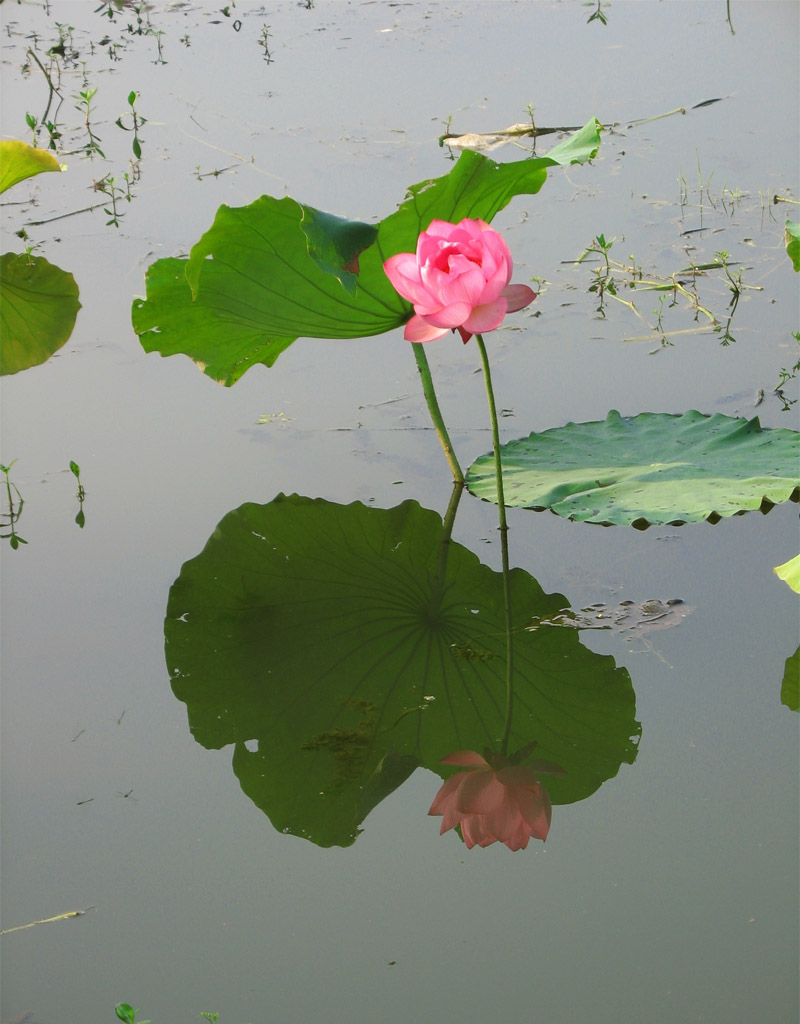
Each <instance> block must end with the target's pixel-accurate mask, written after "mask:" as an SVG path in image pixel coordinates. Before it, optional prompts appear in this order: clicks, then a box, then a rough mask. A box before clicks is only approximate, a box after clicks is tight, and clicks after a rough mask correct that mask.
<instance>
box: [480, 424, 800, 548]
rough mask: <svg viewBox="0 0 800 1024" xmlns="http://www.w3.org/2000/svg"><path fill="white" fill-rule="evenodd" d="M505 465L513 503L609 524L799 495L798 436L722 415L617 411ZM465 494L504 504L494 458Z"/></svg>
mask: <svg viewBox="0 0 800 1024" xmlns="http://www.w3.org/2000/svg"><path fill="white" fill-rule="evenodd" d="M502 463H503V490H504V496H505V502H506V505H511V506H519V507H522V508H533V509H545V508H549V509H551V510H552V511H553V512H555V513H557V514H558V515H560V516H565V517H567V518H569V519H575V520H578V521H580V522H589V523H602V524H605V525H613V524H616V525H627V526H636V527H641V528H643V527H646V526H648V525H664V524H667V523H669V524H672V525H679V524H681V523H689V522H699V521H701V520H705V519H707V520H710V521H712V522H716V521H717V520H718V519H719V518H720V517H722V516H732V515H735V514H736V513H739V512H744V511H747V510H751V509H757V508H761V509H763V510H765V511H766V510H768V509H769V508H770V507H772V505H775V504H778V503H779V502H782V501H787V500H788V499H790V498H793V499H795V500H796V499H797V496H798V494H799V493H800V474H798V466H800V434H798V432H797V431H794V430H786V429H783V428H776V429H769V428H765V427H762V426H761V425H760V424H759V421H758V418H754V419H752V420H745V419H736V418H733V417H730V416H723V415H721V414H717V415H714V416H705V415H703V414H702V413H699V412H687V413H684V414H683V415H680V416H678V415H671V414H668V413H649V412H646V413H641V414H640V415H638V416H633V417H631V418H626V417H623V416H620V414H619V413H618V412H616V411H613V410H612V411H611V412H610V413H609V414H608V417H607V418H606V419H605V420H602V421H598V422H593V423H567V424H566V425H565V426H563V427H557V428H554V429H552V430H546V431H544V432H543V433H541V434H531V435H530V436H529V437H525V438H521V439H519V440H516V441H509V442H508V443H507V444H505V445H503V446H502ZM467 487H468V488H469V490H470V491H471V492H472V493H473V494H474V495H475V496H476V497H478V498H482V499H484V500H485V501H494V502H496V501H497V488H496V482H495V470H494V456H493V454H492V453H491V452H490V453H488V454H486V455H482V456H480V457H479V458H478V459H476V460H475V462H474V463H473V464H472V466H470V468H469V470H468V472H467Z"/></svg>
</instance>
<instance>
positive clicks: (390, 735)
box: [165, 495, 639, 846]
mask: <svg viewBox="0 0 800 1024" xmlns="http://www.w3.org/2000/svg"><path fill="white" fill-rule="evenodd" d="M443 538H444V527H443V523H442V520H441V518H440V516H438V515H437V514H436V513H435V512H431V511H428V510H426V509H422V508H421V507H420V506H419V505H418V504H417V503H416V502H411V501H408V502H404V503H403V504H402V505H399V506H398V507H396V508H392V509H376V508H369V507H366V506H364V505H361V504H358V503H354V504H352V505H347V506H344V505H335V504H331V503H328V502H325V501H322V500H321V499H316V500H312V499H309V498H302V497H298V496H296V495H295V496H292V497H288V498H287V497H284V496H283V495H280V496H279V497H278V498H276V499H275V500H274V501H273V502H271V503H270V504H268V505H254V504H246V505H242V506H241V507H240V508H238V509H236V510H234V511H233V512H230V513H229V514H228V515H226V516H225V517H224V518H223V519H222V521H221V522H220V523H219V525H218V526H217V528H216V530H215V531H214V533H213V535H212V536H211V538H210V539H209V541H208V543H207V545H206V547H205V549H204V550H203V552H202V553H201V554H200V555H198V556H197V557H196V558H194V559H192V560H191V561H189V562H187V563H186V564H185V565H184V566H183V568H182V570H181V574H180V576H179V577H178V579H177V580H176V581H175V583H174V584H173V586H172V589H171V591H170V597H169V604H168V608H167V618H166V622H165V635H166V657H167V663H168V666H169V671H170V676H171V679H172V686H173V690H174V692H175V695H176V696H177V697H178V698H179V699H180V700H182V701H184V702H185V703H186V704H187V708H188V713H189V722H190V726H191V730H192V733H193V735H194V736H195V738H196V739H197V740H198V742H199V743H201V744H203V745H204V746H206V747H209V748H221V747H223V746H225V745H226V744H229V743H233V744H234V745H235V750H234V770H235V772H236V774H237V776H238V777H239V779H240V781H241V784H242V787H243V789H244V790H245V792H247V793H248V795H249V796H250V797H251V799H252V800H253V801H254V802H255V803H256V804H258V806H260V807H261V808H263V809H264V810H265V811H266V812H267V813H268V814H269V816H270V818H271V820H272V822H273V824H274V825H275V827H276V828H278V829H280V830H282V831H284V832H291V833H293V834H295V835H302V836H305V837H306V838H308V839H311V840H312V841H314V842H316V843H318V844H320V845H323V846H330V845H348V844H349V843H351V842H352V841H353V839H354V838H355V836H356V835H357V834H358V824H359V822H360V821H361V820H363V818H364V816H365V815H366V814H367V813H368V812H369V810H370V809H371V808H372V807H374V806H375V804H377V803H378V802H379V801H380V800H382V799H383V798H384V797H385V796H387V795H388V794H389V793H390V792H391V791H392V790H393V789H395V788H396V787H397V786H398V785H399V784H400V783H402V782H403V781H404V780H405V779H406V778H407V777H408V776H409V775H410V773H411V772H412V771H413V770H414V768H415V767H417V766H418V765H423V766H425V767H427V768H430V769H431V770H433V771H436V772H441V768H440V765H439V759H440V758H441V757H442V756H443V755H444V754H446V753H448V752H449V751H452V750H463V749H473V750H482V749H483V748H484V747H486V746H489V747H496V746H497V743H498V740H499V738H500V736H501V734H502V731H503V724H504V715H505V617H504V605H503V587H502V576H501V575H500V574H499V573H496V572H494V571H492V570H491V569H489V568H488V567H487V566H485V565H481V563H480V562H479V561H478V559H477V558H476V556H475V555H474V554H472V552H470V551H468V550H467V549H466V548H464V547H462V546H461V545H459V544H455V543H452V542H450V543H445V544H443V543H442V542H443ZM445 553H446V559H447V561H446V569H445V571H444V574H442V568H443V557H442V556H443V555H444V554H445ZM511 586H512V600H513V607H514V610H515V616H516V618H517V620H518V622H519V624H520V626H522V625H524V624H525V623H527V622H529V621H530V619H531V617H532V616H534V615H539V616H545V615H547V614H553V613H554V612H556V611H557V610H558V609H559V608H562V607H563V606H564V601H563V598H561V597H560V596H558V595H554V596H550V597H548V596H546V595H545V594H544V593H543V592H542V590H541V588H540V587H539V585H538V583H537V582H536V581H535V580H534V579H533V578H532V577H531V576H529V575H528V574H527V573H525V572H523V571H522V570H521V569H515V570H513V571H512V574H511ZM515 659H516V660H515V666H516V671H515V687H514V692H515V713H514V728H513V730H512V736H511V749H517V748H519V747H522V746H524V745H525V744H527V743H529V742H530V741H531V740H534V739H535V740H538V744H539V745H538V747H537V750H536V756H537V757H542V758H547V759H549V760H552V761H555V762H557V763H559V764H561V765H563V766H564V767H565V768H566V770H567V772H568V773H569V774H568V775H567V776H565V777H564V778H555V779H553V780H552V785H551V786H549V787H548V788H550V789H551V792H552V797H553V801H554V802H555V803H566V802H571V801H574V800H579V799H582V798H584V797H587V796H589V795H590V794H591V793H593V792H594V791H595V790H596V789H597V788H598V787H599V786H600V785H601V784H602V783H603V781H605V780H606V779H608V778H611V777H613V776H614V775H615V774H616V773H617V771H618V770H619V767H620V764H621V763H622V762H629V763H630V762H632V761H633V759H634V757H635V753H636V741H637V739H638V735H639V725H638V723H637V722H636V720H635V717H634V715H635V702H634V695H633V690H632V687H631V683H630V678H629V676H628V673H627V672H626V671H625V670H624V669H621V668H617V667H616V666H615V664H614V661H613V659H612V658H610V657H607V656H601V655H597V654H594V653H592V652H590V651H588V650H587V649H586V648H584V647H582V646H581V644H580V642H579V638H578V635H577V634H576V633H575V632H574V631H570V630H547V631H541V632H539V633H531V632H526V631H525V630H524V629H521V628H520V629H519V630H518V631H517V632H516V634H515Z"/></svg>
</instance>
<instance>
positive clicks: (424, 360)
mask: <svg viewBox="0 0 800 1024" xmlns="http://www.w3.org/2000/svg"><path fill="white" fill-rule="evenodd" d="M411 347H412V348H413V349H414V358H415V359H416V360H417V369H418V370H419V376H420V380H421V381H422V390H423V392H424V393H425V401H426V402H427V403H428V412H429V413H430V414H431V419H432V420H433V425H434V427H435V429H436V433H437V434H438V436H439V443H440V444H441V446H442V449H443V450H444V456H445V458H446V459H447V464H448V465H449V466H450V472H451V473H452V474H453V479H454V480H455V482H456V483H457V484H463V483H464V474H463V473H462V472H461V466H459V464H458V459H457V458H456V453H455V451H454V450H453V445H452V443H451V441H450V436H449V434H448V433H447V427H446V426H445V425H444V419H443V418H442V412H441V410H440V408H439V403H438V401H437V400H436V392H435V391H434V389H433V378H432V377H431V368H430V366H429V365H428V357H427V356H426V355H425V346H424V345H422V344H421V343H418V342H414V343H412V345H411Z"/></svg>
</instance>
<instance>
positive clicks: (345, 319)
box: [132, 121, 600, 385]
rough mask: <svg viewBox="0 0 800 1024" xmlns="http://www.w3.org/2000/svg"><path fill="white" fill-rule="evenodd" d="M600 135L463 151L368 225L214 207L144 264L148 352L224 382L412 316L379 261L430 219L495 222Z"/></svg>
mask: <svg viewBox="0 0 800 1024" xmlns="http://www.w3.org/2000/svg"><path fill="white" fill-rule="evenodd" d="M599 143H600V137H599V125H598V123H597V122H596V121H591V122H590V123H589V124H588V125H587V126H586V127H585V128H583V129H582V130H581V131H580V132H577V133H576V134H575V135H574V136H571V137H570V138H568V139H566V140H565V141H564V142H562V143H561V144H559V145H558V146H556V147H555V148H554V149H553V150H552V151H551V152H550V153H549V154H548V155H546V156H543V157H538V158H536V159H532V160H531V159H529V160H520V161H516V162H513V163H508V164H498V163H495V162H494V161H493V160H489V159H488V158H487V157H485V156H481V155H480V154H478V153H471V152H466V153H463V154H462V155H461V157H460V159H459V160H458V162H457V163H456V164H455V165H454V167H453V168H452V170H451V171H450V173H449V174H446V175H444V176H443V177H441V178H435V179H432V180H428V181H424V182H421V183H420V184H418V185H414V186H412V187H411V188H410V189H409V190H408V196H407V198H406V200H405V202H404V203H403V204H402V205H401V206H400V207H399V208H398V210H397V211H396V212H395V213H393V214H391V215H390V216H389V217H386V218H385V219H384V220H383V221H381V223H380V224H379V225H377V226H375V227H371V226H370V225H367V224H363V223H360V222H356V221H347V220H343V219H342V218H339V217H334V216H332V215H331V214H327V213H323V212H322V211H320V210H316V209H314V208H313V207H310V206H304V205H302V204H300V203H298V202H296V201H295V200H294V199H292V198H290V197H288V196H286V197H284V198H283V199H274V198H273V197H272V196H262V197H261V198H260V199H257V200H256V201H255V202H253V203H251V204H250V205H249V206H243V207H228V206H221V207H220V208H219V210H218V211H217V215H216V217H215V219H214V223H213V225H212V226H211V228H210V229H209V230H208V231H207V232H206V233H205V234H204V235H203V236H202V238H201V239H200V240H199V241H198V242H197V244H196V245H195V246H194V247H193V248H192V250H191V253H190V256H189V259H188V260H171V259H170V260H159V261H158V262H156V263H154V264H153V265H151V267H150V268H149V269H148V272H147V278H146V298H144V299H136V300H135V301H134V303H133V309H132V321H133V328H134V330H135V331H136V333H137V334H138V335H139V338H140V341H141V344H142V346H143V347H144V348H145V350H146V351H148V352H152V351H156V352H160V353H161V354H162V355H173V354H177V353H183V354H185V355H188V356H190V357H191V358H192V359H194V360H195V362H197V363H198V365H200V366H201V367H202V368H203V370H204V372H205V373H207V374H208V375H209V376H211V377H213V378H214V379H215V380H218V381H220V382H222V383H223V384H226V385H230V384H233V383H235V381H237V380H238V379H239V377H241V376H242V374H243V373H244V372H245V371H246V370H247V369H249V367H250V366H253V365H255V364H256V363H263V364H265V365H266V366H271V365H272V364H273V363H274V361H275V359H276V358H277V356H278V355H279V354H280V352H282V351H283V350H284V349H285V348H287V347H288V346H289V345H291V344H292V342H293V341H295V340H296V339H297V338H298V337H301V336H302V337H311V338H331V339H336V338H359V337H369V336H373V335H376V334H383V333H385V332H386V331H390V330H392V329H394V328H396V327H399V326H401V325H402V324H403V323H405V321H406V320H408V318H409V316H410V315H411V306H410V305H409V304H408V303H407V302H406V301H405V300H404V299H401V298H400V296H399V295H398V294H397V292H396V291H395V290H394V288H393V287H392V285H391V283H390V282H389V279H388V278H387V277H386V275H385V273H384V271H383V264H384V262H385V260H386V259H388V257H389V256H391V255H394V254H395V253H398V252H413V251H414V250H415V249H416V244H417V238H418V236H419V234H420V232H421V231H422V230H424V229H425V228H426V227H427V226H428V224H430V222H431V220H433V219H435V218H438V219H440V220H450V221H457V220H461V219H462V218H464V217H477V218H481V219H483V220H485V221H487V222H489V221H491V219H492V218H493V217H494V216H495V214H496V213H497V212H498V211H499V210H501V209H503V207H504V206H505V205H506V204H507V203H508V202H509V201H510V200H511V199H512V198H513V196H515V195H521V194H533V193H535V192H538V191H539V189H540V188H541V187H542V185H543V183H544V181H545V179H546V177H547V168H548V167H552V166H557V165H560V164H569V163H579V162H584V161H586V160H588V159H590V158H591V157H593V156H594V154H595V153H596V152H597V148H598V146H599ZM370 243H371V244H370ZM187 285H188V287H187ZM195 307H197V308H195Z"/></svg>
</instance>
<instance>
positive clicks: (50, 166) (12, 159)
mask: <svg viewBox="0 0 800 1024" xmlns="http://www.w3.org/2000/svg"><path fill="white" fill-rule="evenodd" d="M60 170H61V164H60V163H59V162H58V160H56V158H55V157H54V156H53V154H52V153H48V152H47V150H46V149H34V148H33V146H29V145H28V144H27V143H26V142H20V141H19V140H18V139H6V140H5V141H3V142H0V193H2V192H5V191H6V189H8V188H11V186H12V185H16V184H17V182H18V181H24V180H25V178H32V177H33V176H34V174H41V173H42V172H43V171H60Z"/></svg>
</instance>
